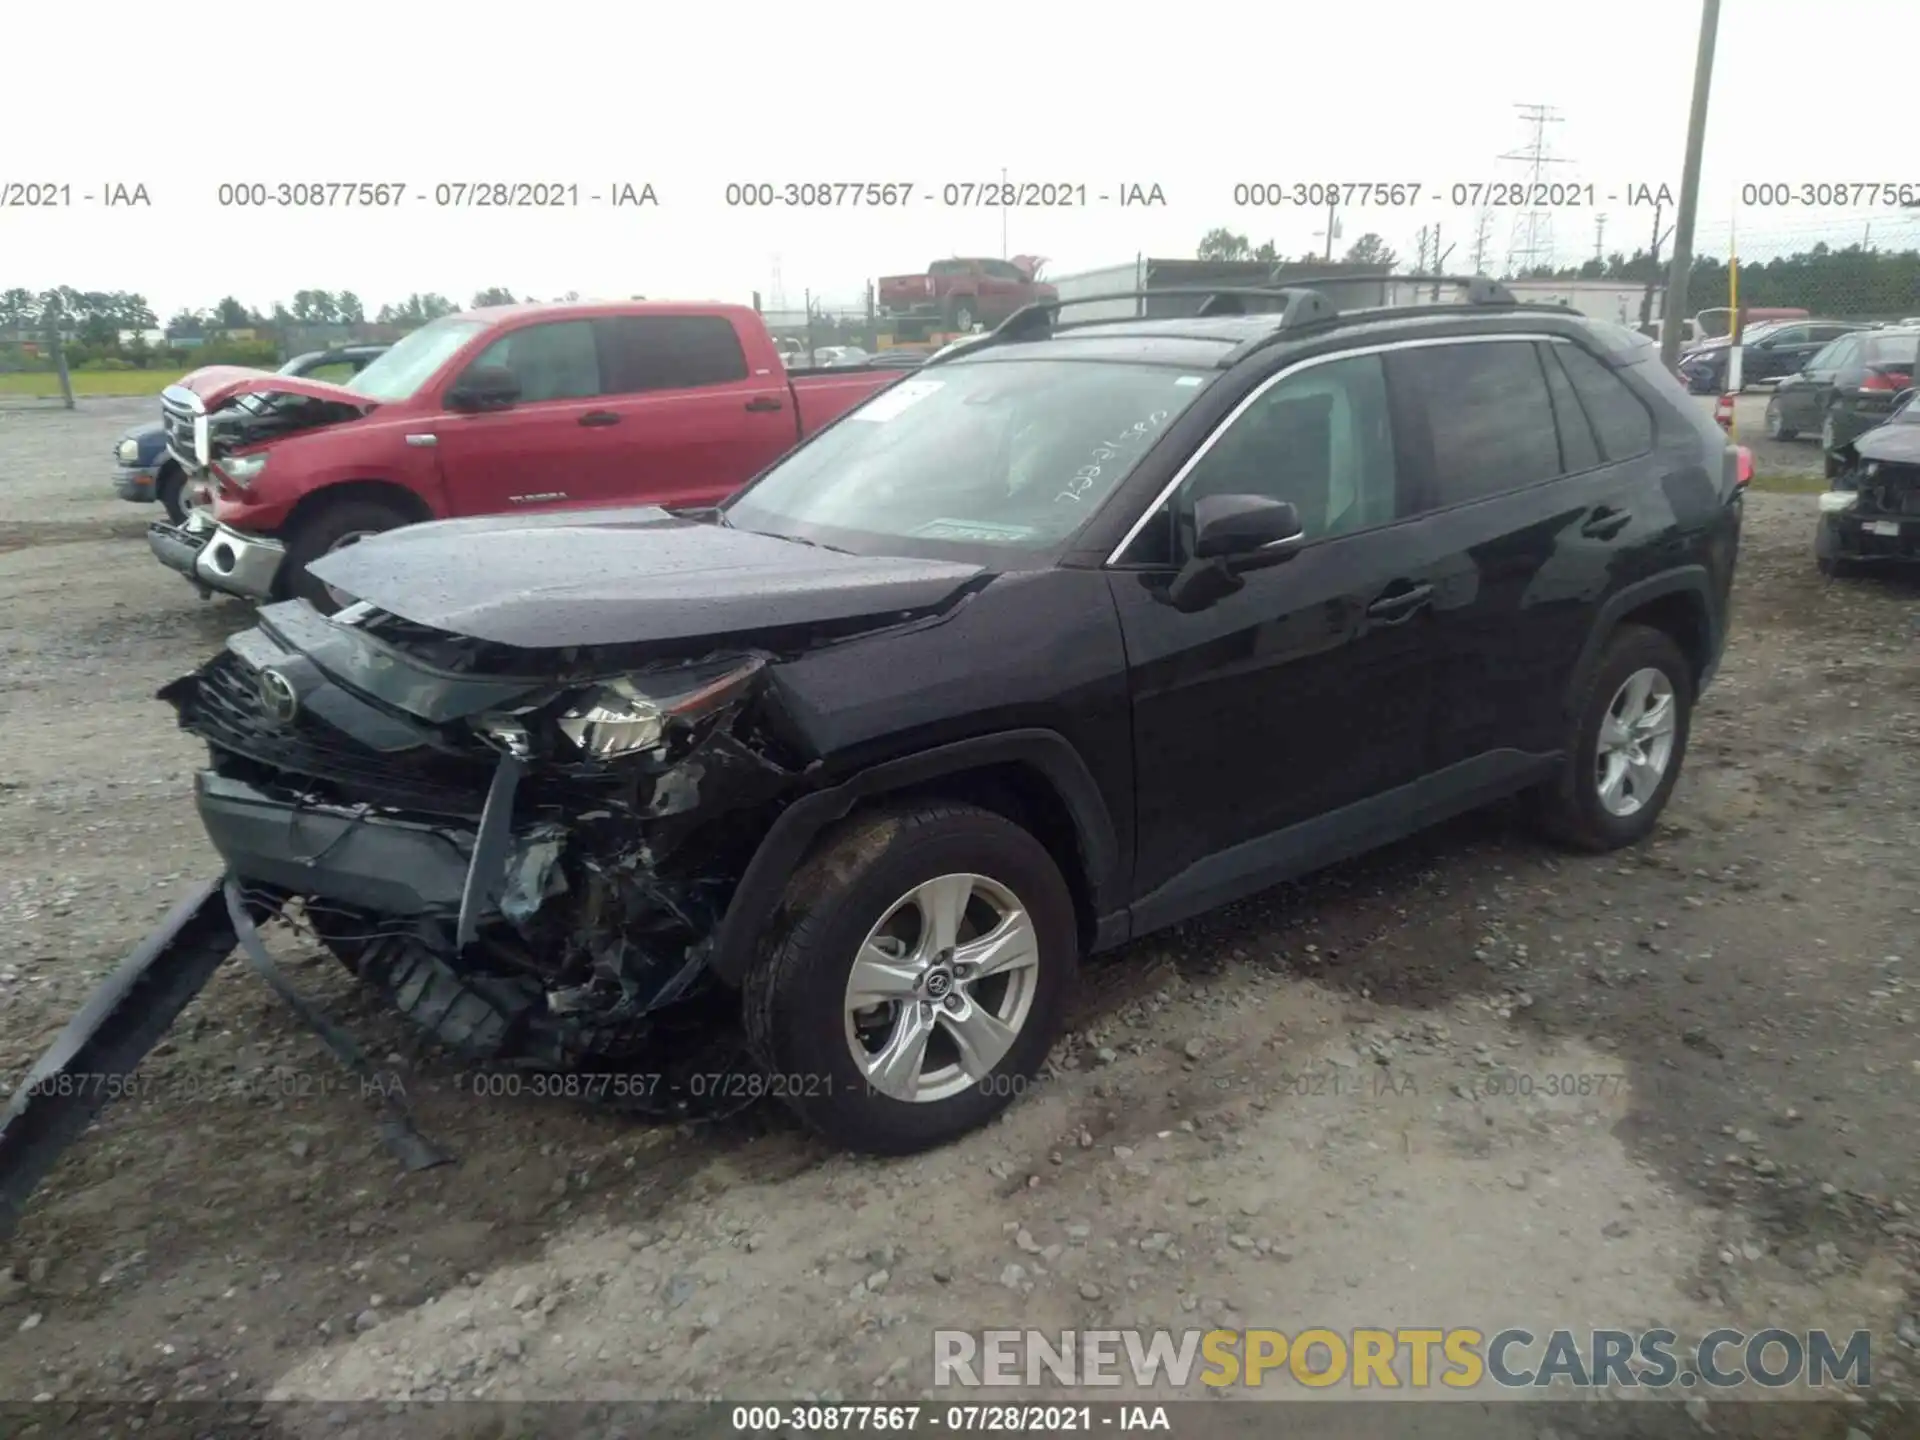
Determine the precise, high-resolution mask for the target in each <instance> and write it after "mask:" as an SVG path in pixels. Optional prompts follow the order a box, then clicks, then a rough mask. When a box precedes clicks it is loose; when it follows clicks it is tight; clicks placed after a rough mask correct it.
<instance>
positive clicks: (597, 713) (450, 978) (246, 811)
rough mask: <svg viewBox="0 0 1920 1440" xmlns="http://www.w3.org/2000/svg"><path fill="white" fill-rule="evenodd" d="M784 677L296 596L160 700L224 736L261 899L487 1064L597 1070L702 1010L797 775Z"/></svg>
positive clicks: (225, 827)
mask: <svg viewBox="0 0 1920 1440" xmlns="http://www.w3.org/2000/svg"><path fill="white" fill-rule="evenodd" d="M775 658H776V656H775V655H774V654H773V653H772V652H770V651H765V650H752V649H735V650H731V651H725V650H723V651H720V652H713V651H711V650H702V651H701V652H700V653H692V652H691V651H689V650H687V649H685V648H684V647H683V650H682V653H679V654H674V653H672V652H671V650H670V649H669V650H667V651H666V653H662V650H661V647H652V653H649V654H640V653H635V652H634V651H632V650H630V649H623V648H622V647H619V646H602V647H592V648H572V649H557V650H552V651H537V650H535V651H524V650H515V649H511V648H509V647H505V646H500V645H494V644H490V643H488V642H485V641H479V640H474V639H470V638H466V637H461V636H457V635H452V634H448V633H444V632H439V631H436V630H433V629H430V628H428V627H425V626H421V625H418V624H415V623H413V622H410V621H407V620H404V619H402V618H400V617H399V616H396V615H393V614H391V613H389V612H386V611H383V610H380V609H378V608H375V607H373V606H371V605H367V604H361V605H357V606H353V607H350V608H349V609H348V610H345V611H343V612H341V613H340V614H339V615H337V616H335V617H333V618H332V619H327V618H323V617H321V616H319V615H318V614H316V613H315V612H314V611H312V610H311V609H310V608H309V607H307V606H306V605H305V604H304V603H302V602H297V601H296V602H288V603H285V604H281V605H275V606H270V607H268V608H267V609H266V610H265V611H263V612H262V614H261V617H260V624H259V625H258V626H257V627H256V628H254V629H252V630H248V631H245V632H243V633H241V634H240V635H237V636H235V637H234V638H233V640H232V641H231V642H230V643H229V645H228V648H227V649H226V650H225V651H224V652H222V653H221V654H220V655H218V656H216V657H215V658H214V659H213V660H212V661H210V662H209V663H208V664H206V665H205V666H203V667H202V668H201V669H200V670H198V671H197V672H195V673H194V674H192V675H189V676H187V677H185V678H183V679H181V680H178V681H176V682H174V683H173V684H172V685H169V686H168V687H167V688H166V689H165V690H163V691H162V692H161V697H162V698H163V699H165V700H168V701H170V702H171V703H172V704H173V705H174V706H175V707H176V709H177V710H178V713H179V717H180V723H181V725H182V726H183V727H184V728H185V729H187V730H188V731H190V732H191V733H193V734H194V735H196V736H197V737H199V738H200V739H202V740H204V741H205V742H206V743H207V746H208V750H209V763H208V765H207V767H206V768H205V769H204V770H202V771H201V772H200V773H199V775H198V776H197V777H196V782H195V788H196V799H197V803H198V806H199V810H200V815H201V819H202V821H203V823H204V825H205V827H206V830H207V834H208V837H209V838H210V839H211V840H212V842H213V844H214V846H215V848H216V849H217V850H219V852H220V854H221V856H222V858H223V859H224V860H225V861H226V863H227V865H228V867H229V870H230V872H231V873H232V874H233V875H234V876H235V877H236V878H238V879H239V880H240V881H241V882H242V883H243V884H244V885H245V886H246V887H247V894H248V897H249V899H250V900H253V901H254V902H255V903H256V904H259V905H262V906H264V907H265V908H266V909H268V910H269V911H275V912H279V913H281V914H283V915H286V914H290V913H292V912H297V913H298V916H299V918H300V920H301V921H302V922H303V923H304V924H305V925H306V926H307V927H309V928H310V929H311V930H312V931H313V933H314V934H315V935H316V936H317V938H318V939H319V940H320V941H321V942H322V943H324V944H325V945H326V946H327V947H328V948H329V949H330V950H332V951H333V953H334V954H336V955H337V956H339V958H340V959H341V960H342V961H343V962H345V963H346V964H347V965H348V966H349V967H350V968H351V969H352V970H353V971H354V972H355V973H356V974H357V975H359V976H360V978H362V979H363V980H365V981H367V982H368V983H370V984H372V985H373V986H375V987H376V988H377V989H379V990H380V991H382V992H383V993H384V994H385V995H386V996H387V997H388V998H389V999H390V1001H391V1002H392V1003H393V1004H394V1006H395V1007H396V1008H398V1009H399V1010H401V1011H402V1012H403V1013H404V1014H406V1015H407V1016H408V1017H409V1018H411V1019H412V1020H414V1021H416V1022H417V1023H419V1024H420V1025H421V1026H423V1027H424V1028H426V1029H427V1030H429V1031H430V1032H432V1034H433V1035H434V1036H435V1037H436V1038H438V1039H439V1040H440V1041H441V1042H442V1043H444V1044H446V1045H448V1046H449V1047H451V1048H453V1049H455V1050H456V1051H458V1052H459V1053H461V1054H462V1055H464V1056H466V1057H467V1058H469V1059H472V1060H477V1061H482V1062H490V1063H497V1064H525V1065H538V1066H543V1067H558V1068H585V1069H594V1068H604V1067H620V1066H626V1065H631V1064H633V1063H634V1062H635V1061H636V1060H637V1059H639V1058H640V1057H642V1056H644V1055H645V1054H647V1052H648V1050H649V1048H650V1046H651V1043H652V1040H653V1030H654V1022H653V1019H652V1017H654V1015H655V1013H656V1012H658V1011H660V1010H662V1009H663V1008H664V1007H666V1006H668V1005H670V1004H672V1003H674V1002H680V1001H691V1000H694V999H697V998H698V997H699V995H700V994H701V993H702V991H703V989H704V982H705V980H706V977H707V969H706V960H707V955H708V951H709V949H710V946H711V944H712V939H713V935H714V932H715V927H716V925H717V923H718V920H719V918H720V915H721V913H722V910H723V908H724V905H725V903H726V900H727V897H728V895H729V893H730V891H731V887H732V884H733V882H734V881H735V880H736V879H737V877H738V875H739V873H740V870H741V868H742V867H743V866H744V865H745V863H746V857H748V856H750V855H751V853H752V848H753V845H754V842H755V840H756V838H757V835H758V834H759V833H760V832H762V831H763V830H764V828H765V825H766V823H767V819H768V813H769V810H770V808H777V806H778V802H779V801H780V799H781V797H783V796H784V795H787V794H789V793H791V792H792V791H793V790H794V789H795V788H796V785H797V784H798V782H799V776H800V773H801V772H802V771H803V770H804V767H805V762H804V760H803V759H802V758H801V757H800V756H799V755H797V754H796V753H795V752H794V751H793V750H792V749H791V748H790V746H789V745H787V744H785V743H783V742H782V740H781V739H780V738H779V736H778V735H777V733H776V731H775V729H774V728H773V727H772V726H771V725H770V724H769V720H768V715H769V709H770V708H771V707H770V705H769V703H768V700H769V697H768V696H767V693H766V691H767V672H768V665H769V662H770V661H771V660H773V659H775Z"/></svg>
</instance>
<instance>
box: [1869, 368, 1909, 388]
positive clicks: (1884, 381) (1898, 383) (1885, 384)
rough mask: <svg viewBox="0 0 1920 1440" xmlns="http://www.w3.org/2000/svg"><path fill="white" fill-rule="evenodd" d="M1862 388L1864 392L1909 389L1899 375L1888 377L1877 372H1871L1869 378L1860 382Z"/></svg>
mask: <svg viewBox="0 0 1920 1440" xmlns="http://www.w3.org/2000/svg"><path fill="white" fill-rule="evenodd" d="M1860 388H1861V389H1862V390H1889V391H1890V390H1904V389H1906V388H1907V386H1906V382H1905V381H1903V380H1901V379H1900V378H1899V376H1897V375H1887V374H1883V373H1881V372H1879V371H1877V370H1869V371H1868V372H1867V378H1866V379H1864V380H1862V381H1861V382H1860Z"/></svg>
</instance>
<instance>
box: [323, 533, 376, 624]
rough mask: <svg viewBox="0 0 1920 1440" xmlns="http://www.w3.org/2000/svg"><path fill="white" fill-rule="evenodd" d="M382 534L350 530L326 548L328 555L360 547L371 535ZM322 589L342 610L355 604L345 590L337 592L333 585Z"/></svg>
mask: <svg viewBox="0 0 1920 1440" xmlns="http://www.w3.org/2000/svg"><path fill="white" fill-rule="evenodd" d="M381 533H382V532H381V531H378V530H349V531H347V533H346V534H344V535H342V536H340V538H339V539H337V540H335V541H334V542H333V543H332V544H331V545H329V546H328V547H327V548H326V553H327V554H329V555H331V554H332V553H333V552H334V551H336V550H344V549H346V548H347V546H349V545H358V544H359V543H360V542H361V541H362V540H365V539H366V538H367V537H368V536H370V535H378V534H381ZM322 588H324V589H325V590H326V592H327V598H328V599H329V600H331V601H333V603H334V604H335V605H337V606H339V607H340V608H342V609H345V608H346V607H347V606H349V605H351V604H353V602H354V597H353V596H352V595H349V594H347V592H346V591H344V590H336V589H334V588H333V586H331V585H325V586H323V587H322Z"/></svg>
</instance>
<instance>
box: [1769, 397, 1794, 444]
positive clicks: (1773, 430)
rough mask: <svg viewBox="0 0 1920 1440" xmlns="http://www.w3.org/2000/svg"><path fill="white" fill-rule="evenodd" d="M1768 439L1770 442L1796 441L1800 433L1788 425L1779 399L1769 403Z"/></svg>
mask: <svg viewBox="0 0 1920 1440" xmlns="http://www.w3.org/2000/svg"><path fill="white" fill-rule="evenodd" d="M1766 428H1767V438H1768V439H1769V440H1796V439H1798V438H1799V436H1800V432H1799V431H1798V430H1796V429H1794V428H1793V427H1792V426H1791V425H1789V424H1787V423H1786V415H1785V413H1784V412H1783V411H1782V410H1781V409H1780V402H1779V400H1778V399H1772V400H1769V401H1767V427H1766Z"/></svg>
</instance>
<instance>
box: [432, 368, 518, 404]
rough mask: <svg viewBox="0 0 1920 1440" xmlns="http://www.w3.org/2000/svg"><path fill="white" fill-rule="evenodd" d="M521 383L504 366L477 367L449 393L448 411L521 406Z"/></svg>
mask: <svg viewBox="0 0 1920 1440" xmlns="http://www.w3.org/2000/svg"><path fill="white" fill-rule="evenodd" d="M519 400H520V381H519V380H518V379H517V378H515V376H514V373H513V372H512V371H511V370H509V369H507V367H506V366H504V365H478V366H475V367H474V368H473V369H471V370H469V371H467V373H466V374H464V375H462V376H461V377H460V379H459V380H458V382H456V383H455V385H454V387H453V388H452V389H451V390H449V391H448V392H447V408H448V409H449V410H465V411H482V410H506V409H508V408H510V407H512V406H513V405H516V404H518V403H519Z"/></svg>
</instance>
